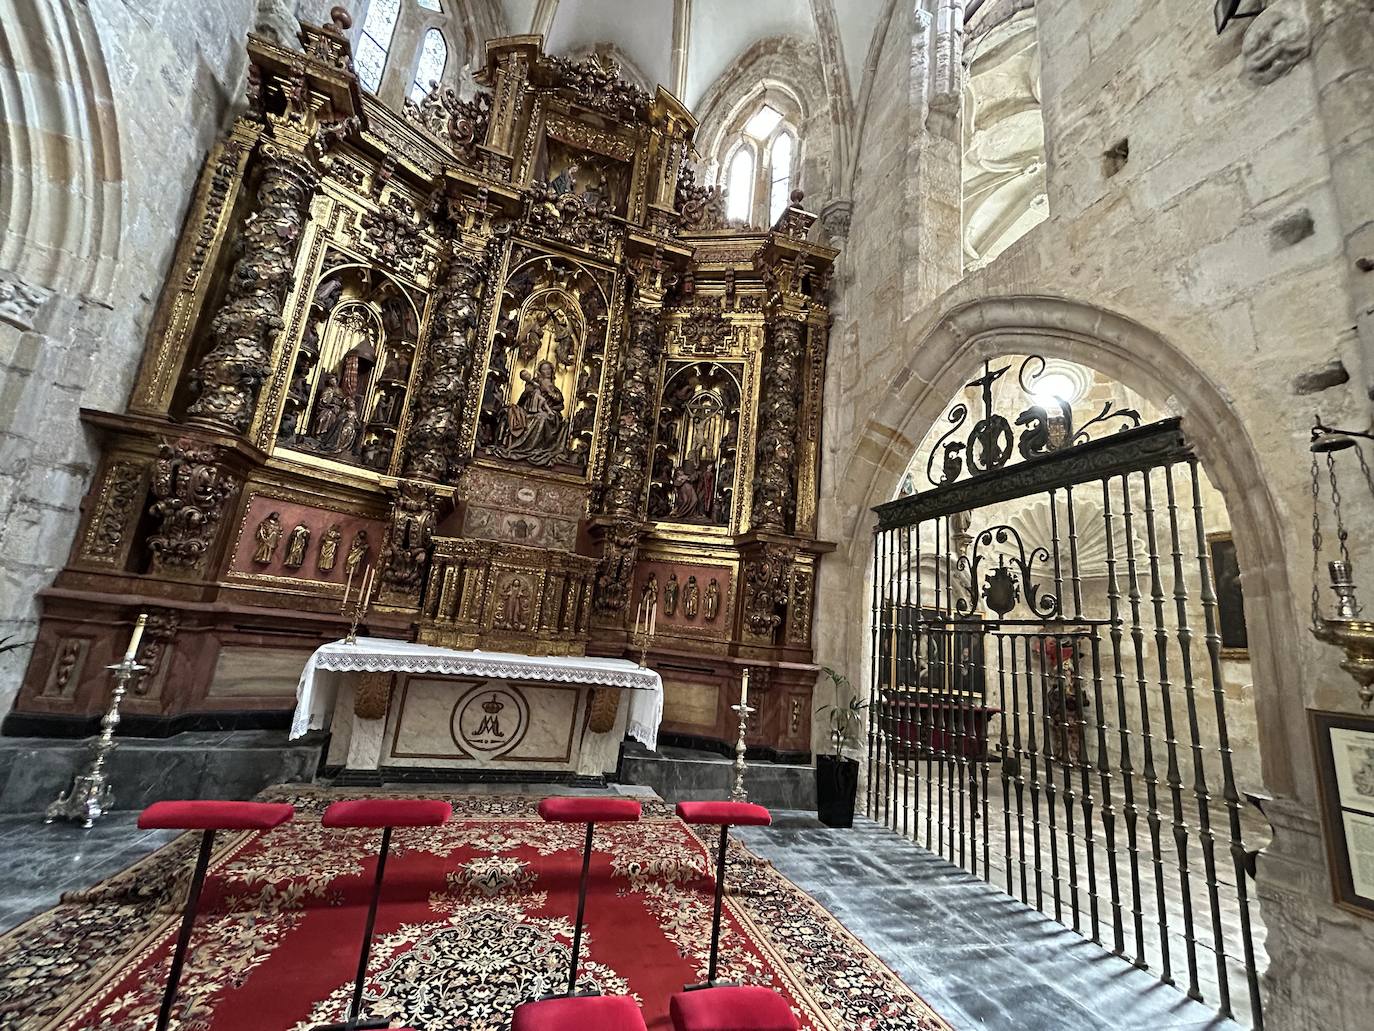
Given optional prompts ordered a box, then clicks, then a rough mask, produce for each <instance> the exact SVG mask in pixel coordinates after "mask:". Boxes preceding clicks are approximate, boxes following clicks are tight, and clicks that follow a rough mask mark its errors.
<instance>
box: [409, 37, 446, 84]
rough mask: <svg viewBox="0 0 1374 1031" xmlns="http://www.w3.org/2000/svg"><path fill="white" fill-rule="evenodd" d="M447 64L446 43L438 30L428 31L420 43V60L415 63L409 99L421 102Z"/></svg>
mask: <svg viewBox="0 0 1374 1031" xmlns="http://www.w3.org/2000/svg"><path fill="white" fill-rule="evenodd" d="M447 64H448V42H447V41H446V40H445V39H444V34H443V33H442V32H440V31H439V30H438V29H429V30H428V31H426V32H425V35H424V39H423V40H421V42H420V58H419V60H418V61H417V62H416V63H415V79H414V81H413V82H412V83H411V84H410V99H411V100H416V101H418V100H423V99H424V97H425V94H427V93H428V92H429V89H430V83H432V82H439V81H440V80H442V79H443V76H444V67H445V66H446V65H447Z"/></svg>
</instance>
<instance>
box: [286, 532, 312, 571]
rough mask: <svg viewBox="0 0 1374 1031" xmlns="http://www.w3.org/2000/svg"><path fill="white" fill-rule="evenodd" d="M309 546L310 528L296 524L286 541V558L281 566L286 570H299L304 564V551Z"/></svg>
mask: <svg viewBox="0 0 1374 1031" xmlns="http://www.w3.org/2000/svg"><path fill="white" fill-rule="evenodd" d="M309 546H310V527H308V526H306V525H305V524H304V523H297V524H296V528H295V529H294V530H292V531H291V536H290V537H289V538H287V541H286V558H284V559H282V565H283V566H285V567H286V568H287V569H300V567H301V566H302V565H304V564H305V549H306V548H308V547H309Z"/></svg>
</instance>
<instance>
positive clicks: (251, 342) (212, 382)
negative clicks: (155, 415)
mask: <svg viewBox="0 0 1374 1031" xmlns="http://www.w3.org/2000/svg"><path fill="white" fill-rule="evenodd" d="M261 153H262V155H263V159H264V160H263V164H262V174H261V179H260V181H259V183H258V188H257V200H258V208H257V210H256V211H255V212H254V213H253V214H252V215H250V216H249V217H248V219H247V221H246V222H245V224H244V227H243V233H242V239H243V256H242V257H240V258H239V259H238V261H237V262H235V264H234V268H233V270H232V271H231V272H230V273H229V277H228V282H229V289H228V293H227V295H226V297H225V300H224V304H223V306H222V307H221V308H220V310H219V311H218V312H216V313H215V316H214V318H213V319H212V320H211V322H210V338H211V341H212V342H211V346H210V349H209V351H208V352H207V353H206V355H205V357H203V358H202V359H201V360H200V365H199V366H198V367H197V368H196V370H195V372H194V373H193V374H192V377H191V386H192V389H193V390H194V391H195V393H196V400H195V402H194V403H193V404H192V405H191V407H190V408H189V409H188V410H187V421H188V422H192V423H196V424H198V425H201V426H206V427H210V428H212V429H217V430H224V431H227V432H231V433H241V432H243V431H245V430H247V429H248V426H249V424H250V423H251V422H252V421H253V412H254V409H255V407H256V405H257V399H258V392H259V390H260V389H261V387H262V384H263V381H264V380H265V379H266V378H267V376H268V374H269V371H270V362H271V359H272V344H273V342H274V341H275V339H276V335H277V333H278V332H280V330H281V328H282V325H283V323H282V308H283V305H284V304H285V303H286V296H287V294H288V292H289V291H290V289H291V285H292V282H293V277H292V272H293V269H294V265H295V258H296V244H297V241H298V240H299V239H300V235H301V230H302V228H303V227H304V225H305V220H306V217H307V214H308V211H309V207H310V198H311V196H312V194H313V192H314V188H315V183H316V181H317V177H316V175H315V171H314V169H313V168H312V167H311V166H310V164H309V162H308V161H307V160H306V159H305V157H304V156H303V155H300V154H296V153H292V152H287V151H283V150H282V149H281V148H279V147H277V146H275V145H273V144H266V145H264V146H263V148H262V151H261Z"/></svg>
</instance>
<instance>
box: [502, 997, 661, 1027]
mask: <svg viewBox="0 0 1374 1031" xmlns="http://www.w3.org/2000/svg"><path fill="white" fill-rule="evenodd" d="M511 1031H647V1027H646V1025H645V1023H644V1017H643V1016H642V1015H641V1014H640V1012H639V1007H638V1006H636V1005H635V1003H634V1000H633V999H629V998H626V997H625V996H623V995H588V996H582V997H580V998H570V999H544V1000H543V1001H541V1002H527V1003H525V1004H524V1005H523V1006H521V1007H519V1008H518V1009H517V1010H516V1011H515V1020H514V1022H513V1023H512V1024H511Z"/></svg>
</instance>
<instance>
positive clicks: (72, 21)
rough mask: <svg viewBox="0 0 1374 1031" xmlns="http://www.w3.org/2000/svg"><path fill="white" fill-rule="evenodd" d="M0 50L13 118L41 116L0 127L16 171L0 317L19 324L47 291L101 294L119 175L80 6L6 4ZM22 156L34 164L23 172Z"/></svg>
mask: <svg viewBox="0 0 1374 1031" xmlns="http://www.w3.org/2000/svg"><path fill="white" fill-rule="evenodd" d="M5 45H6V49H7V51H8V53H7V59H6V60H5V61H3V62H0V94H3V95H4V96H5V97H6V99H7V100H11V99H12V101H13V104H12V109H13V110H18V111H28V112H36V111H41V112H43V113H44V116H43V118H42V119H41V120H35V119H33V118H27V119H26V118H23V117H20V118H7V119H3V120H0V152H4V153H6V154H8V155H10V157H11V159H13V160H14V161H15V162H16V164H15V165H14V166H13V167H15V168H16V170H17V171H18V172H20V173H21V174H16V175H14V176H12V177H11V178H10V179H9V181H8V186H7V189H5V190H4V191H0V226H4V227H5V231H4V234H3V235H0V269H4V270H7V272H6V274H5V275H4V276H3V277H0V317H4V318H6V319H8V320H9V321H12V322H17V323H20V324H26V323H28V322H29V320H30V319H31V317H32V315H33V313H34V311H35V310H36V308H37V307H38V306H39V305H40V304H42V302H43V301H45V300H47V297H48V292H49V291H54V290H55V291H60V292H62V293H66V294H70V295H72V296H92V297H97V298H107V297H108V296H109V294H110V290H111V283H112V281H113V279H114V274H115V269H116V268H117V267H118V264H119V241H120V236H121V232H120V225H121V205H120V196H121V191H122V184H123V177H122V171H121V162H120V153H119V150H120V148H119V132H118V123H117V120H116V118H115V117H114V114H113V112H114V110H115V102H114V97H113V93H112V90H111V87H110V79H109V74H108V72H107V70H106V62H105V57H104V54H103V53H102V52H101V47H100V41H99V39H98V38H97V34H96V27H95V24H94V23H93V21H92V17H91V13H90V11H89V10H88V9H87V6H86V5H85V4H66V3H62V4H52V3H48V2H47V0H15V3H14V4H13V5H12V7H11V9H10V13H9V14H7V15H6V18H5ZM40 69H41V70H42V71H41V72H39V70H40ZM59 145H60V148H59V149H58V150H55V149H54V148H55V146H59ZM49 153H60V154H61V167H49V166H48V165H47V163H46V162H44V161H42V160H38V159H37V156H38V155H43V154H49ZM23 155H28V156H30V157H32V158H34V160H33V161H32V162H31V163H29V164H28V166H27V167H25V164H26V162H25V160H24V159H23V157H21V156H23Z"/></svg>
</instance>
